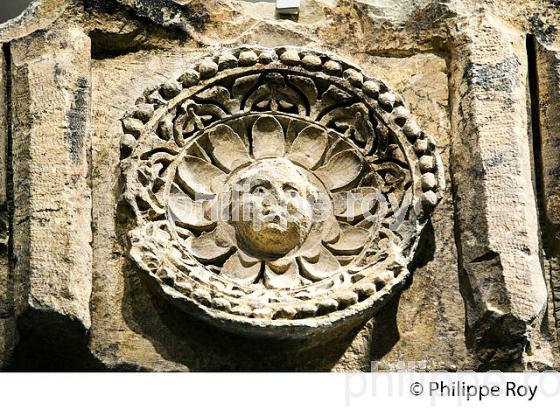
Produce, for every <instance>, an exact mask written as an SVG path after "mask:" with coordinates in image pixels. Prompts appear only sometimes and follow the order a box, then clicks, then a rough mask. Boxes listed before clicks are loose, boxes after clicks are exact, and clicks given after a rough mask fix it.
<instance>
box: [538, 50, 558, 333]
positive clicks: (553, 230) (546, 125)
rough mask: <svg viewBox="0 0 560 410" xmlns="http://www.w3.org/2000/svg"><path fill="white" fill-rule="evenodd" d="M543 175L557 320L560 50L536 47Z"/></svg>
mask: <svg viewBox="0 0 560 410" xmlns="http://www.w3.org/2000/svg"><path fill="white" fill-rule="evenodd" d="M536 59H537V61H536V63H537V76H538V104H539V110H540V113H539V114H540V115H539V117H538V118H539V121H540V122H539V124H538V126H539V127H540V163H539V164H536V166H537V167H540V171H541V172H540V175H539V177H540V178H542V181H541V183H542V187H541V189H542V192H540V194H541V196H542V201H543V202H544V203H543V206H544V209H543V210H542V211H543V215H542V218H543V224H542V231H543V232H542V236H543V239H542V242H543V248H544V252H545V256H546V257H547V259H548V260H547V263H545V269H548V270H549V275H550V280H551V287H552V296H553V299H554V301H553V307H554V315H555V319H556V323H557V324H558V323H560V322H559V320H560V266H559V258H560V183H559V180H560V135H559V134H558V128H559V127H560V52H559V51H557V50H547V49H546V48H545V47H543V46H540V45H538V46H537V47H536Z"/></svg>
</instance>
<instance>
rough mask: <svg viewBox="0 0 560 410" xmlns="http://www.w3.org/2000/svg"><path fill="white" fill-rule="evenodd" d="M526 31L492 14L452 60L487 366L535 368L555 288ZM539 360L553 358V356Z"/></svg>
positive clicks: (461, 215) (465, 219) (466, 35)
mask: <svg viewBox="0 0 560 410" xmlns="http://www.w3.org/2000/svg"><path fill="white" fill-rule="evenodd" d="M526 61H527V57H526V54H525V49H524V40H523V37H522V36H520V35H519V34H518V33H510V32H508V31H506V30H505V29H502V28H500V27H497V25H496V24H492V22H491V21H488V20H485V21H482V22H481V23H480V25H476V26H475V27H471V28H468V29H465V30H464V31H463V34H462V36H461V37H460V38H459V40H458V44H457V46H456V49H455V50H453V56H452V70H453V74H452V81H453V89H454V92H453V112H452V127H453V144H452V156H453V160H452V172H453V183H454V187H455V201H456V202H455V207H456V216H457V224H458V225H457V226H456V229H457V241H458V245H459V257H460V269H461V272H460V274H461V277H462V285H463V287H462V292H463V295H464V298H465V302H466V307H467V322H468V330H469V332H468V334H469V335H470V338H471V343H472V346H473V347H474V349H475V352H476V354H477V355H478V358H479V360H480V361H481V366H483V367H495V366H502V367H503V366H505V367H508V366H511V368H517V366H522V365H527V361H530V360H532V359H533V358H529V357H528V356H529V355H530V354H531V352H533V353H535V352H537V351H538V348H539V346H534V345H532V341H533V335H534V333H538V331H539V330H538V328H539V325H540V323H541V320H542V318H543V315H544V313H545V309H546V302H547V289H546V285H545V282H544V276H543V271H542V267H541V263H540V260H539V239H538V238H539V237H538V222H537V209H536V201H535V196H534V193H533V185H532V184H533V182H532V179H531V166H530V164H531V158H530V154H529V152H530V150H529V141H528V136H527V106H526V94H525V93H526V91H525V90H526V78H527V74H526V73H527V70H526V69H527V63H526ZM535 356H537V357H536V358H535V359H536V361H539V360H540V361H543V362H545V363H546V362H547V360H548V359H547V358H546V357H538V353H535Z"/></svg>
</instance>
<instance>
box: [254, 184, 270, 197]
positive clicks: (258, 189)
mask: <svg viewBox="0 0 560 410" xmlns="http://www.w3.org/2000/svg"><path fill="white" fill-rule="evenodd" d="M251 194H253V195H258V196H262V195H265V194H266V188H265V187H263V186H262V185H257V186H255V187H253V188H252V189H251Z"/></svg>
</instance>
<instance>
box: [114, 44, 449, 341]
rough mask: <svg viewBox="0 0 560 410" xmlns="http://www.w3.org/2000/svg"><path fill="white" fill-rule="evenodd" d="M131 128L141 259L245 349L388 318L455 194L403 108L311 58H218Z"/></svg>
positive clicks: (136, 248)
mask: <svg viewBox="0 0 560 410" xmlns="http://www.w3.org/2000/svg"><path fill="white" fill-rule="evenodd" d="M123 128H124V135H123V139H122V147H121V154H122V169H123V173H124V175H125V179H126V184H125V190H124V195H123V197H124V200H125V201H126V203H127V204H128V205H129V206H130V207H131V208H132V209H133V211H134V215H135V221H134V226H133V227H132V229H131V230H130V232H129V237H130V255H131V257H132V259H133V260H134V261H135V262H136V263H137V264H138V266H139V267H140V268H141V270H143V271H144V272H146V273H147V274H148V275H149V277H150V278H151V279H152V280H153V281H154V283H156V284H157V286H158V288H159V289H160V290H162V293H163V294H164V295H165V296H166V297H167V298H169V300H170V301H172V302H173V303H175V304H177V305H178V306H179V307H181V308H182V309H184V310H186V311H187V312H189V313H191V314H195V315H197V316H198V317H201V318H203V319H204V320H207V321H209V322H211V323H213V324H215V325H218V326H221V327H224V328H227V329H229V330H233V331H236V332H241V333H245V334H247V333H248V334H262V335H273V336H276V335H281V336H285V337H304V336H306V335H309V334H310V333H313V332H314V331H321V332H324V331H326V330H328V329H335V328H339V327H340V326H343V325H349V324H351V323H356V321H358V320H361V319H363V318H364V317H366V316H367V315H371V314H372V313H373V312H375V311H376V310H377V309H379V308H380V307H381V306H382V305H383V303H385V301H386V300H387V299H388V297H390V296H392V295H394V294H395V293H396V292H398V290H399V289H400V287H401V286H402V284H403V282H404V280H405V279H406V277H407V276H408V270H407V264H408V263H409V261H410V260H411V258H412V256H413V254H414V250H415V248H416V245H417V242H418V236H419V233H420V231H421V229H422V227H423V226H424V224H425V222H426V221H427V219H428V218H429V216H430V214H431V212H432V210H433V208H434V207H435V206H436V205H437V202H438V201H439V198H440V194H439V192H440V191H441V188H442V185H443V182H442V181H443V176H442V166H441V164H440V160H439V157H438V155H437V154H436V152H435V146H434V142H433V139H432V138H431V137H429V136H427V135H426V134H425V133H424V132H422V131H421V130H420V129H419V127H418V125H417V124H416V122H415V121H414V120H413V119H412V118H411V117H410V113H409V112H408V110H407V108H406V107H405V105H404V102H403V101H402V99H401V98H400V97H399V96H398V95H396V94H394V93H392V92H391V91H390V90H389V89H388V88H387V86H386V85H385V84H384V83H383V82H381V81H379V80H376V79H373V78H368V77H367V76H366V75H365V74H364V73H362V72H361V71H360V70H359V68H357V67H354V66H352V65H350V64H349V63H346V62H344V61H342V60H340V59H338V58H335V57H333V56H329V55H326V54H323V53H316V52H313V51H311V50H305V49H297V48H277V49H265V48H257V47H242V48H239V49H234V50H221V51H220V52H218V53H216V54H215V55H213V56H210V57H208V58H205V59H203V60H202V61H200V62H199V63H198V65H197V66H195V67H194V68H190V69H188V70H187V71H186V72H185V73H184V74H183V75H182V76H181V77H180V78H179V79H178V80H177V81H170V82H168V83H166V84H163V85H162V86H161V87H159V88H158V89H155V90H149V91H147V92H146V93H145V95H144V96H143V97H142V98H141V100H140V101H139V103H138V105H137V107H136V108H135V110H133V111H132V112H131V113H130V115H127V117H126V118H124V119H123Z"/></svg>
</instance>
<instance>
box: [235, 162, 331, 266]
mask: <svg viewBox="0 0 560 410" xmlns="http://www.w3.org/2000/svg"><path fill="white" fill-rule="evenodd" d="M231 186H232V191H233V192H232V197H233V199H234V200H233V203H232V207H233V209H232V222H231V223H232V225H233V226H234V227H235V230H236V234H237V237H238V241H239V243H240V245H241V246H243V248H244V250H245V251H246V252H247V253H249V254H255V255H257V256H262V257H267V258H270V257H279V256H284V255H286V254H288V253H289V252H290V251H292V250H295V249H297V248H299V247H300V246H301V245H303V243H304V242H305V240H306V239H307V237H308V235H309V232H310V230H311V226H312V223H313V217H314V213H313V206H314V205H315V202H316V199H317V193H318V192H319V189H320V188H318V187H317V186H315V185H314V184H312V183H311V182H310V180H309V178H308V177H307V175H306V172H305V171H304V170H303V169H301V168H299V167H298V166H296V165H294V164H293V163H292V162H291V161H289V160H287V159H285V158H275V159H263V160H260V161H257V162H255V163H253V164H252V165H250V166H248V167H247V168H244V169H242V170H241V171H240V172H238V173H237V174H236V175H234V177H233V180H232V182H231Z"/></svg>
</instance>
